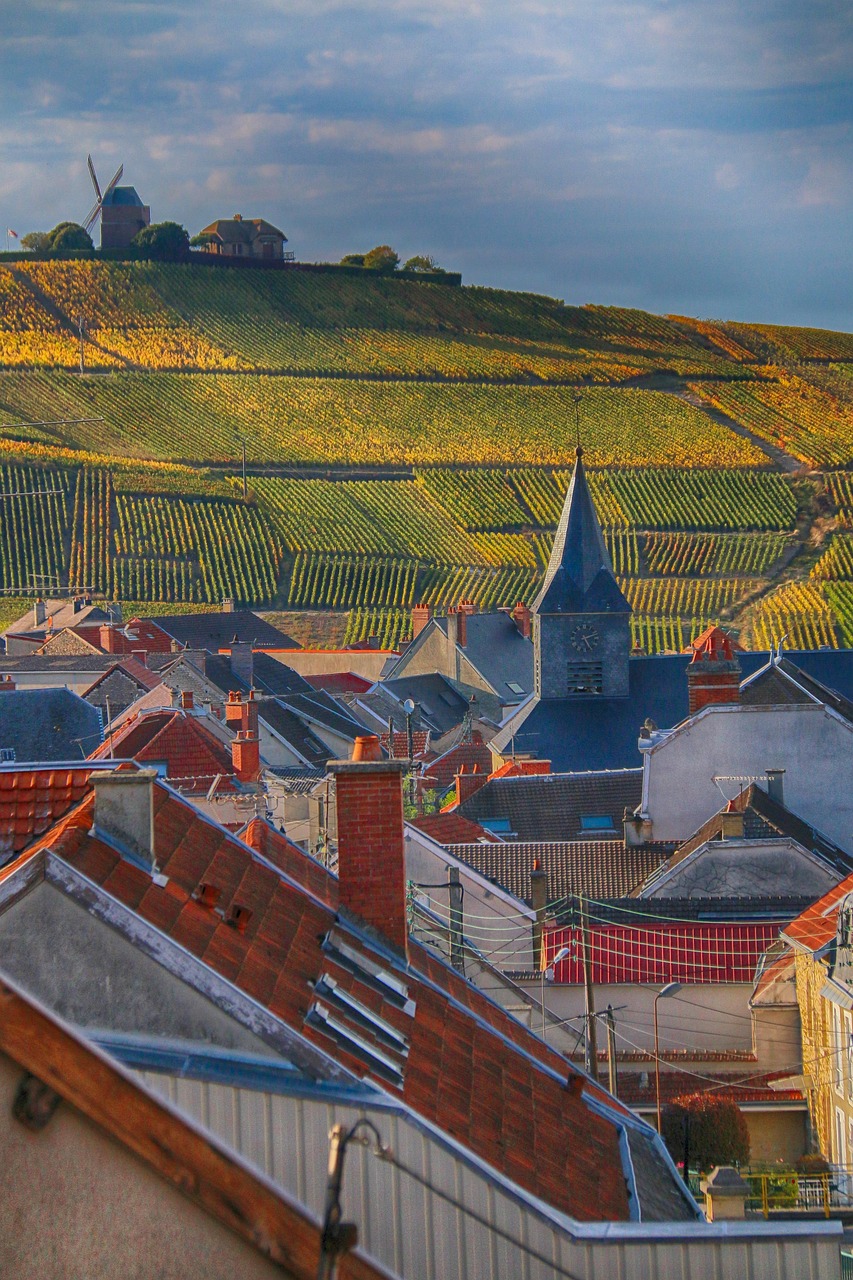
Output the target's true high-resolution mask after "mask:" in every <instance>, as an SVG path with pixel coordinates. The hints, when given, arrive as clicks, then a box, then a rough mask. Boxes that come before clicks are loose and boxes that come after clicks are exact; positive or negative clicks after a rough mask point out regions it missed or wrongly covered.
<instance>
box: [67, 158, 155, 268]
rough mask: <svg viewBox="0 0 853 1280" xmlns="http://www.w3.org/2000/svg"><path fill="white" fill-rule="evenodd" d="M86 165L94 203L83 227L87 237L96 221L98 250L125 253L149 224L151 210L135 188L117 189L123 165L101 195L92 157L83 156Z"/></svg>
mask: <svg viewBox="0 0 853 1280" xmlns="http://www.w3.org/2000/svg"><path fill="white" fill-rule="evenodd" d="M87 161H88V164H89V176H90V178H91V179H92V186H93V187H94V188H95V196H96V199H95V203H94V205H93V207H92V208H91V209H90V210H89V213H88V216H87V218H86V221H85V222H84V223H83V225H84V227H85V228H86V230H87V231H88V232H89V234H90V235H91V233H92V228H93V227H94V225H95V223H96V222H97V221H98V219H99V218H100V220H101V248H102V249H126V248H127V246H128V245H129V244H130V242H131V240H132V239H133V237H134V236H135V235H136V233H137V231H141V230H142V228H143V227H147V226H148V224H149V223H150V221H151V210H150V209H149V207H148V205H147V204H143V203H142V201H141V200H140V198H139V196H138V195H137V192H136V188H135V187H120V186H118V185H117V184H118V182H119V180H120V178H121V176H122V174H123V173H124V165H123V164H120V165H119V167H118V169H117V170H116V172H115V174H114V175H113V177H112V179H111V180H110V182H109V184H108V185H107V187H106V189H105V190H104V192H103V195H102V194H101V188H100V186H99V184H98V178H97V175H96V173H95V166H94V165H93V164H92V157H91V156H87Z"/></svg>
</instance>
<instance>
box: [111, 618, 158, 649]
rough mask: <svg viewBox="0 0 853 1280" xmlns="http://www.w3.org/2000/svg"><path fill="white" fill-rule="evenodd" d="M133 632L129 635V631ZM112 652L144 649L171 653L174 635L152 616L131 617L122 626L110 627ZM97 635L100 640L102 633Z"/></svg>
mask: <svg viewBox="0 0 853 1280" xmlns="http://www.w3.org/2000/svg"><path fill="white" fill-rule="evenodd" d="M128 632H130V633H131V634H130V635H128V634H127V633H128ZM110 633H111V634H110V644H109V650H108V652H110V653H121V654H124V653H128V654H130V653H133V652H135V651H137V652H138V651H139V650H140V649H144V650H145V652H146V653H171V651H172V637H171V636H170V635H169V634H168V632H166V631H164V630H163V628H162V627H158V626H157V623H156V622H153V621H152V620H151V619H150V618H131V620H130V622H128V623H125V624H122V626H120V627H111V628H110ZM94 634H95V636H96V637H97V639H98V642H100V633H99V632H98V631H96V632H95V633H94Z"/></svg>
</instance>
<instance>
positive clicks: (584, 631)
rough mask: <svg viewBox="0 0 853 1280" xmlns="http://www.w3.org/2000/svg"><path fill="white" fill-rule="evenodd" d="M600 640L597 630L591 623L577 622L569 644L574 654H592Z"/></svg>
mask: <svg viewBox="0 0 853 1280" xmlns="http://www.w3.org/2000/svg"><path fill="white" fill-rule="evenodd" d="M600 639H601V637H600V636H599V634H598V630H597V628H596V627H595V625H594V624H593V623H592V622H579V623H578V625H577V626H576V627H574V628H573V629H572V632H571V635H570V636H569V643H570V644H571V646H572V648H573V649H574V650H575V652H576V653H592V651H593V649H595V648H597V647H598V642H599V640H600Z"/></svg>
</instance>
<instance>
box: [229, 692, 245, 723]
mask: <svg viewBox="0 0 853 1280" xmlns="http://www.w3.org/2000/svg"><path fill="white" fill-rule="evenodd" d="M225 723H226V724H227V725H228V728H229V729H232V730H233V731H234V733H239V732H240V730H241V729H243V728H245V723H244V719H243V698H242V695H241V694H239V693H235V691H234V690H233V689H232V690H231V692H230V693H229V694H228V701H227V702H226V703H225Z"/></svg>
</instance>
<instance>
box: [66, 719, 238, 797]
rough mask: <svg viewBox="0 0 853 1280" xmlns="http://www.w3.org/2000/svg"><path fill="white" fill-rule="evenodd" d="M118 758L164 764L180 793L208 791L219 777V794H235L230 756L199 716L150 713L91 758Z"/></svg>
mask: <svg viewBox="0 0 853 1280" xmlns="http://www.w3.org/2000/svg"><path fill="white" fill-rule="evenodd" d="M111 757H116V758H119V759H125V760H137V761H138V762H139V763H140V764H165V765H166V776H167V778H168V779H169V780H170V781H171V782H172V783H174V785H175V786H176V787H178V788H179V789H180V790H181V791H184V792H186V793H187V794H188V795H190V794H198V793H200V792H205V791H208V790H209V788H210V786H211V783H212V782H213V780H214V779H215V778H216V777H221V779H222V780H221V782H220V783H219V790H225V791H228V790H232V789H233V787H232V783H231V782H230V781H229V779H230V778H233V776H234V765H233V763H232V760H231V753H230V751H229V750H228V749H227V747H225V746H224V745H223V744H222V743H221V742H220V741H219V739H218V738H216V737H214V735H213V734H212V733H210V732H209V731H208V730H207V729H206V728H205V727H204V723H203V721H202V719H200V718H199V717H198V716H195V715H191V714H187V713H186V712H185V711H183V710H180V709H178V708H172V707H170V708H167V709H165V710H162V711H149V712H147V713H146V714H144V715H139V716H134V717H133V718H131V719H129V720H125V721H124V723H123V724H122V725H120V726H119V728H118V729H116V731H115V732H114V733H112V734H111V735H110V737H109V738H108V739H107V740H106V741H105V742H103V743H102V744H101V746H100V747H98V749H97V751H95V752H94V753H93V755H92V757H91V758H92V759H93V760H106V759H109V758H111Z"/></svg>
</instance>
